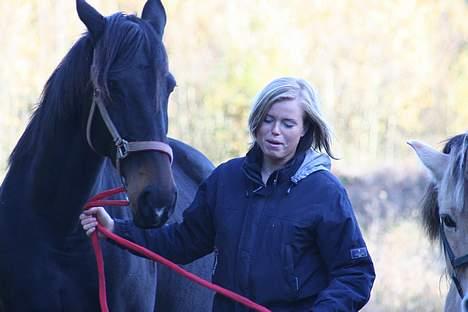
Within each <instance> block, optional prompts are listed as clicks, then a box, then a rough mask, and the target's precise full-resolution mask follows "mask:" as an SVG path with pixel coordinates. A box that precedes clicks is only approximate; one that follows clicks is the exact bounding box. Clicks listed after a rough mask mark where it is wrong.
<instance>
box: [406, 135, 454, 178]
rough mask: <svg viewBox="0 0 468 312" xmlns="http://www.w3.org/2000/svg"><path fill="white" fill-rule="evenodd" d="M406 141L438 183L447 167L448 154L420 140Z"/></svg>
mask: <svg viewBox="0 0 468 312" xmlns="http://www.w3.org/2000/svg"><path fill="white" fill-rule="evenodd" d="M407 143H408V145H409V146H411V147H412V148H413V149H414V150H415V152H416V154H417V156H418V158H419V160H420V161H421V162H422V164H423V165H424V167H425V168H426V169H428V170H429V172H430V174H431V175H432V177H433V178H434V180H435V181H436V182H437V183H439V182H440V181H441V180H442V178H443V176H444V173H445V171H446V170H447V168H448V163H449V155H447V154H444V153H441V152H439V151H438V150H436V149H434V148H432V147H430V146H429V145H427V144H425V143H422V142H420V141H416V140H410V141H408V142H407Z"/></svg>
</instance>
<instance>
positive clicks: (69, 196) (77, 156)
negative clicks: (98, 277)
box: [1, 116, 103, 233]
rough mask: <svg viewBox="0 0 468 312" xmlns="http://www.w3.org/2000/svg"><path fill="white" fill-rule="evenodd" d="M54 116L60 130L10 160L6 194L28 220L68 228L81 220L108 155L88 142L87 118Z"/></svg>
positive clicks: (4, 197)
mask: <svg viewBox="0 0 468 312" xmlns="http://www.w3.org/2000/svg"><path fill="white" fill-rule="evenodd" d="M36 117H37V116H36ZM68 117H70V118H68ZM33 122H34V120H33ZM52 122H55V125H56V127H55V129H57V130H54V131H52V130H51V131H50V132H53V133H44V134H43V135H42V136H41V138H42V139H41V143H40V145H38V146H39V148H35V149H34V151H31V152H28V153H26V154H25V155H23V156H22V157H20V158H19V159H15V160H14V161H13V162H12V163H11V166H10V170H9V171H8V174H7V176H6V178H5V180H4V183H3V185H2V196H1V199H2V201H4V203H3V202H2V204H4V205H5V206H7V207H6V208H7V209H12V208H15V210H16V211H17V214H18V215H19V216H21V217H22V218H23V220H29V221H30V222H38V220H37V217H42V218H43V219H42V220H43V221H41V222H39V223H41V224H44V225H46V226H47V227H48V226H50V228H51V230H54V229H55V230H58V231H60V232H62V233H67V232H69V231H70V230H71V229H73V228H74V227H75V226H76V224H77V220H78V215H79V213H80V212H81V208H82V206H83V204H84V203H85V202H86V200H87V199H88V197H89V196H90V192H91V190H92V187H93V185H94V182H95V180H96V178H97V175H98V173H99V170H100V168H101V166H102V163H103V158H102V157H100V156H98V155H97V154H95V153H94V152H93V151H92V150H91V149H90V148H89V146H88V144H87V141H86V138H85V135H84V133H83V132H84V131H83V129H84V127H83V121H82V118H78V116H64V118H60V119H59V118H57V119H56V120H53V121H52ZM1 210H6V209H1ZM18 222H28V221H18Z"/></svg>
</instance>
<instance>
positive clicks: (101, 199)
mask: <svg viewBox="0 0 468 312" xmlns="http://www.w3.org/2000/svg"><path fill="white" fill-rule="evenodd" d="M123 192H125V189H124V188H123V187H119V188H114V189H110V190H107V191H105V192H102V193H99V194H97V195H95V196H94V197H92V198H91V199H90V200H89V201H88V202H87V203H86V204H85V206H84V209H89V208H91V207H98V206H127V205H128V201H127V200H105V198H106V197H109V196H112V195H115V194H119V193H123ZM97 231H99V232H101V233H102V234H103V235H104V236H106V237H107V238H108V239H111V240H113V241H115V242H116V243H117V244H119V245H121V246H123V247H125V248H127V249H130V250H133V251H134V252H137V253H139V254H140V255H143V256H145V257H146V258H149V259H151V260H153V261H156V262H159V263H161V264H163V265H165V266H167V267H168V268H170V269H171V270H173V271H175V272H177V273H178V274H180V275H182V276H184V277H185V278H187V279H189V280H191V281H193V282H195V283H197V284H200V285H202V286H203V287H206V288H208V289H211V290H213V291H215V292H217V293H219V294H221V295H223V296H226V297H228V298H230V299H232V300H234V301H236V302H238V303H240V304H243V305H244V306H246V307H248V308H250V309H253V310H255V311H260V312H271V311H270V310H269V309H267V308H265V307H263V306H261V305H259V304H257V303H255V302H253V301H252V300H250V299H248V298H246V297H243V296H241V295H239V294H236V293H235V292H233V291H230V290H229V289H225V288H223V287H221V286H218V285H216V284H213V283H210V282H208V281H207V280H205V279H203V278H200V277H198V276H196V275H195V274H192V273H190V272H188V271H186V270H184V269H182V268H181V267H179V266H178V265H177V264H175V263H173V262H171V261H169V260H167V259H166V258H163V257H161V256H160V255H158V254H156V253H154V252H152V251H150V250H148V249H146V248H144V247H142V246H140V245H137V244H135V243H133V242H131V241H128V240H126V239H124V238H122V237H120V236H118V235H116V234H114V233H112V232H110V231H109V230H107V229H106V228H105V227H103V226H102V225H100V224H98V226H97ZM97 231H95V232H94V233H93V234H92V235H91V243H92V245H93V249H94V253H95V255H96V262H97V268H98V277H99V302H100V305H101V312H109V307H108V306H107V296H106V280H105V273H104V259H103V257H102V250H101V245H100V244H99V238H98V235H97Z"/></svg>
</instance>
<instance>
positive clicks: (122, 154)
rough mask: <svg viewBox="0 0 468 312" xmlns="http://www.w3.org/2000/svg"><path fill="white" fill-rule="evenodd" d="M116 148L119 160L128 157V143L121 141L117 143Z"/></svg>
mask: <svg viewBox="0 0 468 312" xmlns="http://www.w3.org/2000/svg"><path fill="white" fill-rule="evenodd" d="M115 147H116V148H117V158H118V159H124V158H126V157H127V156H128V142H127V141H126V140H124V139H120V140H118V141H117V142H115Z"/></svg>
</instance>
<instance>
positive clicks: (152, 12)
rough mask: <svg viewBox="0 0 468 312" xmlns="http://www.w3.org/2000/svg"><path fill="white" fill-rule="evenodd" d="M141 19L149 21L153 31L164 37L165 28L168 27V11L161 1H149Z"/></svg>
mask: <svg viewBox="0 0 468 312" xmlns="http://www.w3.org/2000/svg"><path fill="white" fill-rule="evenodd" d="M141 18H142V19H144V20H146V21H148V22H149V23H150V24H151V25H152V26H153V29H154V30H155V31H156V32H157V33H158V34H159V35H160V36H161V37H162V35H163V34H164V27H166V11H165V10H164V6H163V5H162V3H161V1H160V0H148V1H146V4H145V7H144V8H143V13H142V14H141Z"/></svg>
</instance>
